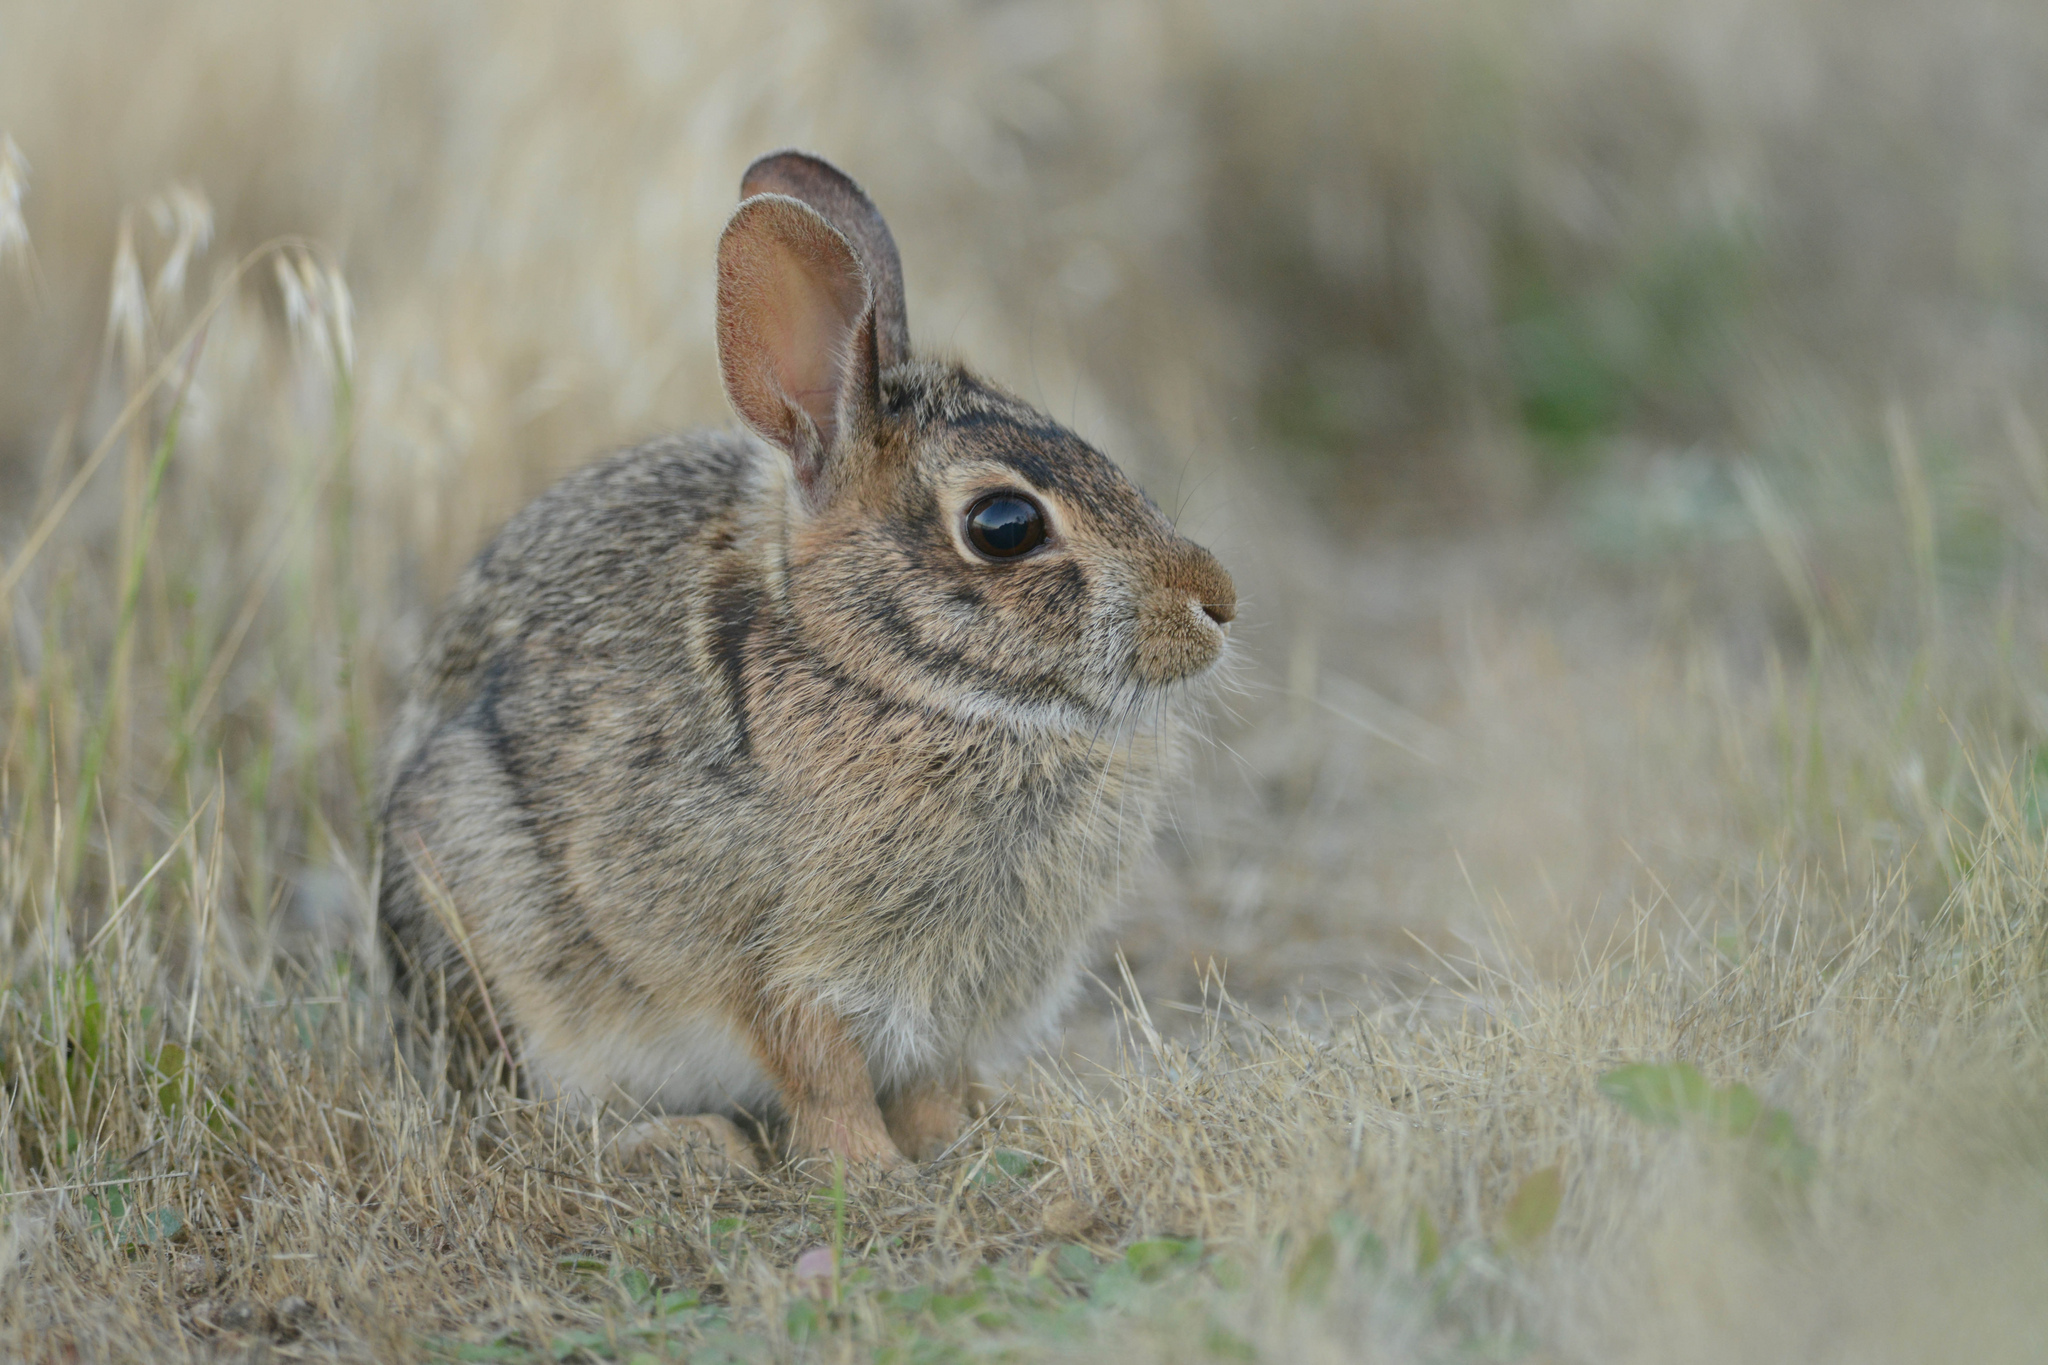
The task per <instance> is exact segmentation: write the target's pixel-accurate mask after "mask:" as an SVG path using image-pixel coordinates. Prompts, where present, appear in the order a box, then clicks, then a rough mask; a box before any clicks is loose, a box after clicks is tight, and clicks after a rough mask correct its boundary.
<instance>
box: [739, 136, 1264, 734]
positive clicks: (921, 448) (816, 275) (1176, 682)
mask: <svg viewBox="0 0 2048 1365" xmlns="http://www.w3.org/2000/svg"><path fill="white" fill-rule="evenodd" d="M742 192H743V194H744V195H745V196H746V198H745V199H744V201H743V202H742V203H741V205H740V206H739V208H738V210H737V211H736V212H735V213H734V214H733V216H732V218H731V220H730V221H729V222H728V223H727V225H726V228H725V232H724V235H723V236H722V238H721V239H720V242H719V251H718V349H719V365H720V370H721V374H722V377H723V380H724V384H725V391H726V394H727V396H728V398H729V399H730V400H731V402H732V405H733V407H734V409H735V410H736V411H737V412H738V414H739V416H740V418H741V419H742V420H743V421H744V422H745V423H746V425H747V426H748V427H749V428H751V429H752V430H753V431H754V432H755V433H756V434H757V435H759V436H760V437H762V438H763V439H764V440H766V441H768V442H769V443H771V444H772V445H774V446H776V447H778V448H779V449H781V450H782V451H783V452H784V453H785V454H786V455H787V456H788V457H789V465H788V469H789V474H790V476H791V477H790V480H789V504H790V519H789V522H788V526H789V529H788V531H787V534H786V539H785V544H784V547H783V556H784V565H783V571H784V573H786V575H787V584H788V591H789V600H790V602H791V604H792V606H793V608H794V610H795V611H796V613H797V615H798V617H799V619H800V620H801V622H802V625H803V628H804V631H805V633H806V635H807V636H808V637H809V643H810V645H811V647H812V648H814V649H815V650H817V651H818V652H819V653H820V654H821V655H822V656H823V657H824V658H826V659H827V660H829V661H830V663H831V664H832V666H833V667H834V668H835V669H837V670H838V671H839V672H840V673H841V674H843V675H844V676H845V677H846V678H848V679H849V680H852V681H854V682H856V683H857V684H859V685H864V686H867V687H870V688H873V689H876V690H878V691H881V692H885V693H888V694H890V695H892V696H894V697H896V698H897V699H899V700H903V701H908V702H912V703H914V704H917V705H920V706H924V707H929V708H931V709H934V710H938V711H941V712H945V713H950V714H954V715H960V716H964V717H970V718H974V719H978V720H988V721H995V722H998V723H1002V724H1005V725H1008V726H1011V727H1015V728H1021V729H1067V730H1072V729H1099V728H1100V727H1102V726H1103V725H1105V724H1116V723H1121V722H1124V721H1135V720H1137V719H1138V718H1140V717H1142V716H1144V715H1146V714H1148V712H1149V709H1150V708H1154V707H1159V706H1163V705H1166V704H1170V703H1171V702H1172V701H1173V700H1175V699H1177V698H1178V697H1180V696H1182V695H1184V694H1185V693H1186V692H1187V690H1188V685H1189V684H1190V683H1192V682H1194V681H1195V680H1197V679H1199V678H1201V677H1202V676H1203V675H1205V674H1206V673H1207V672H1208V671H1209V670H1210V669H1211V667H1212V666H1213V665H1214V664H1215V662H1216V661H1217V659H1218V658H1219V656H1220V655H1221V653H1222V651H1223V648H1224V644H1225V629H1224V628H1225V627H1226V626H1227V624H1228V623H1229V622H1230V620H1231V618H1232V616H1233V615H1234V613H1235V608H1236V593H1235V590H1234V588H1233V586H1232V584H1231V580H1230V577H1229V575H1228V574H1226V573H1225V572H1224V571H1223V568H1222V566H1221V565H1220V564H1218V563H1217V561H1216V558H1215V556H1214V555H1212V554H1210V553H1209V551H1207V550H1205V549H1203V548H1202V547H1201V546H1199V545H1196V544H1194V543H1193V542H1191V541H1189V540H1186V539H1184V538H1183V537H1181V536H1180V535H1179V534H1177V533H1176V531H1175V530H1174V528H1173V526H1172V525H1171V524H1170V523H1169V522H1168V521H1167V519H1166V518H1165V516H1164V515H1162V514H1161V513H1160V511H1159V509H1158V508H1157V507H1155V506H1154V505H1153V504H1152V503H1151V502H1150V500H1148V499H1147V498H1146V497H1145V495H1144V494H1143V493H1142V492H1140V491H1139V490H1138V489H1137V488H1136V487H1135V486H1134V485H1133V484H1132V483H1131V482H1130V481H1129V480H1128V479H1126V478H1125V477H1124V475H1123V474H1122V473H1121V472H1120V471H1119V470H1118V469H1117V468H1116V466H1115V465H1113V464H1112V463H1110V461H1109V460H1108V459H1106V458H1105V457H1104V456H1103V455H1102V454H1101V453H1100V452H1098V451H1096V450H1095V449H1094V448H1093V447H1091V446H1090V445H1089V444H1088V443H1087V442H1085V441H1083V440H1082V439H1080V438H1079V437H1078V436H1076V435H1074V434H1073V433H1072V432H1070V431H1068V430H1066V429H1065V428H1064V427H1062V426H1060V425H1059V424H1058V423H1056V422H1054V421H1053V420H1052V419H1050V418H1049V417H1047V416H1046V415H1045V414H1044V413H1042V412H1039V411H1038V410H1036V409H1035V408H1032V407H1031V406H1030V405H1028V404H1026V403H1024V402H1022V401H1020V400H1019V399H1017V398H1015V397H1013V396H1011V395H1009V394H1007V393H1004V392H1003V391H1001V390H1000V389H998V388H996V387H995V386H994V385H991V384H990V383H988V382H987V381H985V380H982V379H980V378H978V377H976V376H975V375H973V374H972V373H970V372H969V371H967V370H966V369H964V368H963V367H961V366H959V365H957V364H953V363H950V362H944V361H936V360H923V359H918V358H916V357H913V356H912V355H911V353H910V350H909V329H908V326H907V324H906V321H905V313H904V304H903V283H902V271H901V267H900V265H899V264H898V258H897V253H896V247H895V243H894V242H893V240H892V239H891V237H890V234H889V229H888V227H887V225H886V224H884V222H883V220H882V217H881V215H880V214H879V213H878V212H877V211H876V210H875V207H874V205H873V204H872V203H871V202H870V201H869V199H868V197H867V196H866V195H865V194H864V193H863V192H862V191H861V190H860V188H859V187H858V186H857V185H855V184H854V183H853V181H851V180H850V179H848V178H847V177H846V176H845V175H843V174H842V173H840V172H839V171H838V170H836V169H834V168H833V167H831V166H829V165H827V164H826V163H824V162H823V161H820V160H818V159H816V158H814V157H810V156H806V155H803V154H801V153H795V152H782V153H776V154H774V155H771V156H768V157H764V158H762V159H761V160H760V161H758V162H756V163H755V164H754V166H753V167H752V168H750V169H749V170H748V172H747V175H746V179H745V181H744V182H743V190H742Z"/></svg>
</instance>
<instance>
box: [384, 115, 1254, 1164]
mask: <svg viewBox="0 0 2048 1365" xmlns="http://www.w3.org/2000/svg"><path fill="white" fill-rule="evenodd" d="M770 163H773V165H771V169H773V170H774V171H775V174H774V175H773V176H771V177H769V178H770V179H771V180H772V183H773V184H774V185H775V186H776V187H778V188H788V189H791V190H792V191H795V192H799V193H800V192H802V191H803V190H804V189H805V187H806V186H807V185H808V186H810V187H812V189H813V191H814V193H815V199H816V202H806V201H801V200H798V199H794V198H788V197H784V196H782V195H780V194H768V195H760V196H756V197H752V198H749V199H748V200H747V201H746V202H745V203H743V204H742V205H741V207H740V209H739V210H738V211H737V212H736V213H735V215H734V217H733V220H732V222H731V223H730V224H729V225H728V227H727V230H726V236H725V239H724V240H723V241H722V242H721V244H720V250H719V263H720V277H719V341H720V363H721V367H722V369H723V370H724V373H725V380H726V390H727V393H728V395H729V396H730V397H731V398H732V401H733V403H734V406H735V408H736V409H737V410H738V411H739V413H740V414H741V416H742V418H743V419H745V420H746V422H747V424H748V425H749V426H750V427H751V428H752V429H753V430H754V432H755V433H756V434H757V435H758V436H759V437H760V438H761V439H759V440H757V439H754V438H752V437H748V436H742V435H737V434H710V433H707V434H700V435H693V436H689V437H681V438H675V439H670V440H664V441H657V442H655V443H653V444H650V445H648V446H644V447H642V448H640V449H638V450H633V451H628V452H626V453H624V454H621V455H617V456H614V457H612V458H610V459H607V460H604V461H601V462H599V463H598V464H596V465H593V466H591V467H590V468H587V469H585V470H583V471H582V472H580V473H577V474H574V475H571V476H570V477H569V478H567V479H564V480H563V481H562V482H561V483H559V484H557V485H556V486H555V487H554V488H552V489H550V490H549V491H548V492H547V493H545V494H543V495H542V496H541V497H540V498H538V499H537V500H535V501H534V502H533V503H532V504H531V505H530V506H529V507H527V508H526V510H524V511H523V512H521V513H520V514H519V515H518V516H517V517H515V518H513V520H512V521H511V522H510V523H509V524H508V525H507V526H506V527H505V529H504V530H503V531H502V532H501V533H500V534H499V535H498V536H497V538H496V539H495V540H494V541H493V542H492V543H491V544H490V546H489V547H487V548H486V549H485V550H484V552H483V553H482V554H481V555H480V556H479V557H478V559H477V561H476V563H475V564H474V565H473V566H472V567H471V568H470V570H469V572H468V573H467V574H466V575H465V577H464V579H463V581H462V583H461V585H460V586H459V587H458V588H457V590H456V592H455V595H454V599H453V601H452V602H451V603H450V604H449V606H448V607H447V609H446V612H445V614H444V616H443V617H442V620H441V622H440V625H439V627H438V629H437V631H436V633H435V635H434V637H433V639H432V641H431V643H430V646H429V648H428V651H427V654H426V657H425V658H424V659H423V660H422V662H421V664H420V666H419V670H418V673H417V676H416V678H415V682H414V686H413V691H412V694H411V696H410V698H409V699H408V701H407V703H406V706H405V708H404V710H403V712H402V715H401V718H400V722H399V725H398V730H397V733H396V735H395V736H394V741H393V758H394V765H393V771H394V781H393V785H392V790H391V794H390V798H389V803H388V807H387V812H386V837H385V849H386V856H385V863H384V866H385V875H384V883H383V887H382V891H381V898H380V918H381V921H382V923H383V926H384V928H385V931H386V940H387V943H388V945H389V948H390V956H391V959H392V962H393V964H394V967H395V968H396V971H397V975H398V977H399V979H400V982H401V984H402V986H403V987H404V988H405V989H407V990H408V991H409V992H411V994H412V995H413V997H414V998H415V1000H416V1001H419V1002H422V1003H427V1004H431V1003H432V1002H434V1001H437V1000H447V1001H449V1002H451V1003H459V1004H461V1005H462V1006H463V1008H464V1009H465V1010H466V1011H467V1012H468V1013H469V1014H470V1015H471V1016H472V1017H474V1018H478V1019H488V1020H489V1021H490V1028H491V1029H492V1030H494V1031H497V1032H499V1033H502V1035H503V1036H505V1037H506V1038H508V1039H509V1042H508V1043H507V1046H509V1047H513V1048H516V1050H517V1052H518V1054H519V1060H520V1062H521V1065H522V1066H523V1067H524V1068H525V1070H526V1071H527V1073H528V1074H529V1075H530V1076H531V1077H532V1079H533V1080H534V1082H535V1083H536V1084H537V1085H538V1086H539V1087H540V1088H541V1089H542V1090H544V1091H547V1092H553V1093H563V1094H566V1095H573V1096H579V1097H583V1098H585V1099H586V1100H594V1101H598V1102H612V1103H615V1104H617V1105H620V1106H622V1107H624V1108H626V1109H628V1110H629V1111H652V1112H655V1113H681V1114H688V1113H695V1112H697V1111H699V1110H706V1111H714V1112H724V1113H736V1112H748V1113H753V1114H757V1115H779V1116H780V1117H781V1118H782V1119H783V1120H784V1121H785V1122H786V1124H787V1131H788V1134H789V1145H790V1148H791V1150H792V1152H793V1153H794V1154H796V1155H798V1156H810V1155H816V1154H819V1153H821V1152H824V1151H827V1150H829V1151H834V1152H837V1153H839V1154H840V1155H842V1156H844V1157H847V1158H849V1159H852V1160H856V1161H864V1162H880V1163H888V1162H893V1161H897V1160H900V1159H901V1157H900V1155H899V1151H909V1152H911V1153H912V1154H913V1155H917V1156H925V1155H928V1154H930V1153H932V1152H934V1151H936V1150H938V1149H940V1148H942V1147H943V1146H944V1145H945V1143H946V1142H947V1141H949V1140H950V1139H951V1137H952V1136H953V1134H954V1132H955V1131H957V1129H958V1127H959V1124H960V1122H961V1115H962V1113H963V1112H964V1111H963V1107H962V1104H963V1099H962V1091H963V1087H964V1086H965V1084H966V1080H967V1077H968V1076H969V1074H970V1072H971V1068H972V1067H973V1066H974V1065H975V1064H976V1063H978V1062H983V1061H987V1060H990V1059H992V1058H996V1057H999V1056H1002V1055H1004V1054H1014V1053H1016V1052H1018V1051H1020V1050H1022V1049H1024V1048H1027V1047H1029V1046H1030V1045H1031V1044H1032V1043H1033V1042H1034V1041H1035V1040H1036V1039H1037V1038H1038V1037H1040V1036H1041V1035H1042V1034H1043V1032H1044V1030H1045V1029H1046V1027H1047V1026H1048V1025H1049V1024H1050V1023H1051V1021H1052V1020H1053V1018H1054V1017H1055V1016H1056V1013H1057V1011H1058V1008H1059V1005H1060V1003H1061V1001H1062V1000H1063V999H1064V998H1065V996H1066V995H1067V993H1068V992H1069V990H1070V989H1071V986H1072V983H1073V981H1074V978H1075V975H1076V972H1077V970H1078V966H1079V961H1080V957H1081V954H1082V953H1083V951H1084V949H1085V947H1086V945H1087V943H1088V940H1089V937H1090V935H1091V934H1092V933H1093V932H1094V931H1095V930H1096V929H1097V927H1098V926H1099V924H1100V922H1101V918H1102V915H1103V913H1104V911H1105V909H1106V904H1107V901H1108V899H1109V898H1110V896H1111V895H1112V894H1113V892H1114V890H1115V887H1116V884H1117V881H1118V879H1119V877H1120V876H1121V875H1122V873H1123V871H1124V869H1125V868H1126V867H1127V866H1128V865H1129V864H1130V862H1131V861H1132V859H1133V858H1134V857H1135V856H1136V855H1137V854H1138V853H1139V852H1140V851H1141V850H1142V849H1143V848H1144V847H1145V846H1146V843H1147V835H1148V831H1149V828H1150V823H1151V820H1152V816H1153V812H1154V810H1155V809H1156V807H1157V804H1158V801H1159V798H1160V795H1161V792H1162V789H1163V787H1164V785H1165V784H1166V783H1167V782H1168V781H1169V780H1170V778H1171V776H1172V773H1173V770H1174V767H1175V758H1176V755H1177V752H1178V736H1179V734H1180V733H1181V727H1182V725H1183V722H1184V719H1185V713H1186V712H1187V711H1188V710H1189V708H1190V706H1191V704H1192V700H1193V695H1192V693H1191V690H1190V689H1191V688H1193V687H1195V686H1198V685H1199V683H1200V681H1201V680H1202V679H1203V678H1204V677H1205V676H1206V675H1207V673H1208V672H1209V671H1210V670H1211V668H1212V667H1213V665H1214V663H1215V661H1216V659H1217V658H1218V656H1219V654H1220V653H1221V651H1222V648H1223V645H1224V638H1223V632H1222V630H1221V625H1222V623H1224V622H1227V621H1228V620H1229V619H1230V616H1231V614H1232V612H1233V609H1234V602H1235V598H1234V594H1233V590H1232V587H1231V583H1230V579H1229V577H1228V576H1227V575H1226V574H1225V573H1224V572H1223V571H1222V569H1221V568H1220V567H1219V566H1218V565H1217V563H1216V561H1215V559H1214V558H1213V557H1212V556H1211V555H1210V554H1209V553H1208V552H1207V551H1205V550H1203V549H1201V548H1200V547H1199V546H1196V545H1193V544H1191V543H1189V542H1188V541H1186V540H1184V539H1182V538H1181V537H1179V536H1178V535H1177V534H1175V532H1174V531H1173V529H1172V527H1171V526H1169V525H1168V524H1167V522H1166V520H1165V518H1164V517H1162V516H1161V515H1160V514H1159V512H1158V510H1157V509H1156V508H1154V507H1153V506H1152V505H1151V504H1150V503H1149V502H1148V501H1147V500H1146V499H1145V498H1144V496H1143V495H1142V494H1140V493H1139V492H1138V491H1137V489H1135V488H1134V487H1133V486H1132V485H1131V484H1130V483H1129V482H1128V481H1127V480H1126V479H1125V478H1124V477H1123V476H1122V474H1120V473H1119V472H1118V471H1117V469H1116V468H1115V467H1114V466H1113V465H1112V464H1110V463H1109V461H1108V460H1106V459H1104V458H1103V457H1102V456H1101V455H1100V454H1099V453H1097V452H1096V451H1095V450H1093V449H1092V448H1091V447H1089V446H1088V445H1087V444H1086V443H1085V442H1083V441H1081V440H1080V439H1079V438H1077V437H1075V436H1074V435H1072V434H1071V433H1070V432H1068V431H1066V430H1064V429H1063V428H1061V427H1059V426H1058V425H1056V424H1055V423H1053V422H1052V421H1051V420H1050V419H1048V418H1046V417H1045V416H1044V415H1043V414H1041V413H1039V412H1037V411H1035V410H1033V409H1032V408H1030V407H1028V406H1027V405H1025V404H1023V403H1022V402H1020V401H1018V400H1017V399H1015V398H1012V397H1010V396H1008V395H1006V394H1003V393H1001V392H1000V391H998V390H996V389H995V388H993V387H992V386H990V385H988V384H986V383H984V382H982V381H981V380H978V379H976V378H975V377H974V376H972V375H971V374H969V373H968V372H967V371H965V370H964V369H962V368H960V367H959V366H957V365H951V364H945V363H937V362H932V361H921V360H916V359H903V360H899V361H897V362H896V363H894V364H891V365H888V366H887V367H886V368H884V367H883V365H882V363H881V356H882V354H884V353H885V351H886V352H888V353H891V354H893V353H894V350H895V348H896V342H895V341H893V340H892V341H891V342H889V343H888V346H887V347H885V348H884V351H878V349H877V345H878V343H877V336H878V331H880V332H882V333H891V334H893V330H894V329H897V328H900V327H901V318H902V300H901V297H900V284H899V283H898V281H899V280H900V275H899V274H898V273H897V272H896V269H895V262H894V247H893V244H891V245H888V248H887V250H888V261H887V265H886V268H875V267H873V266H871V265H870V262H871V261H873V260H875V259H876V252H877V251H878V248H877V246H876V245H875V243H876V241H877V238H876V233H878V232H879V234H880V238H879V240H880V241H881V242H883V243H887V241H888V238H887V229H886V228H885V227H883V226H882V225H881V219H880V216H879V215H878V214H875V213H874V210H873V206H872V205H871V204H869V203H868V201H867V199H866V196H865V195H862V194H861V193H860V191H859V189H858V187H855V186H854V185H853V184H852V182H851V181H850V180H846V179H845V177H844V176H842V175H840V174H839V173H838V172H837V171H835V170H833V169H832V168H831V167H829V166H826V165H825V164H824V163H823V162H817V161H814V160H812V159H809V158H800V157H798V156H797V154H793V153H784V154H781V155H780V156H778V157H777V158H770V159H764V163H763V164H770ZM799 172H800V173H799ZM754 174H755V173H753V172H750V177H753V176H754ZM750 183H751V181H750ZM821 185H822V186H827V187H829V189H830V192H829V193H826V192H824V191H823V190H818V189H817V188H816V187H818V186H821ZM862 214H865V215H866V217H865V218H862V217H861V216H860V215H862ZM821 215H822V216H821ZM828 220H829V221H828ZM878 289H879V290H880V291H883V292H881V293H880V294H879V296H878ZM878 317H880V318H882V319H884V321H882V322H880V323H878V321H877V319H878ZM889 319H893V322H892V321H889ZM821 376H822V377H823V378H822V379H821ZM999 490H1015V491H1021V492H1025V493H1029V494H1031V495H1032V496H1034V497H1035V498H1036V499H1037V500H1038V501H1039V502H1040V503H1041V504H1042V505H1043V506H1044V508H1045V509H1046V514H1047V517H1048V520H1049V522H1050V526H1051V534H1050V535H1049V537H1048V540H1047V542H1046V544H1045V545H1044V546H1043V547H1041V548H1040V549H1039V550H1038V551H1035V552H1034V553H1032V554H1030V555H1027V556H1023V557H1021V558H1019V559H1016V560H1004V561H991V560H988V559H985V558H983V557H981V556H980V555H978V554H977V553H976V552H975V551H973V550H972V548H971V547H970V546H969V544H968V542H967V540H966V539H965V532H964V517H965V509H966V508H967V507H968V506H969V505H970V504H972V503H973V502H974V501H975V500H976V498H978V497H980V496H982V495H983V494H985V493H987V492H992V491H999ZM479 973H480V974H481V977H482V980H481V982H479V981H478V980H477V976H478V974H479Z"/></svg>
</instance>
